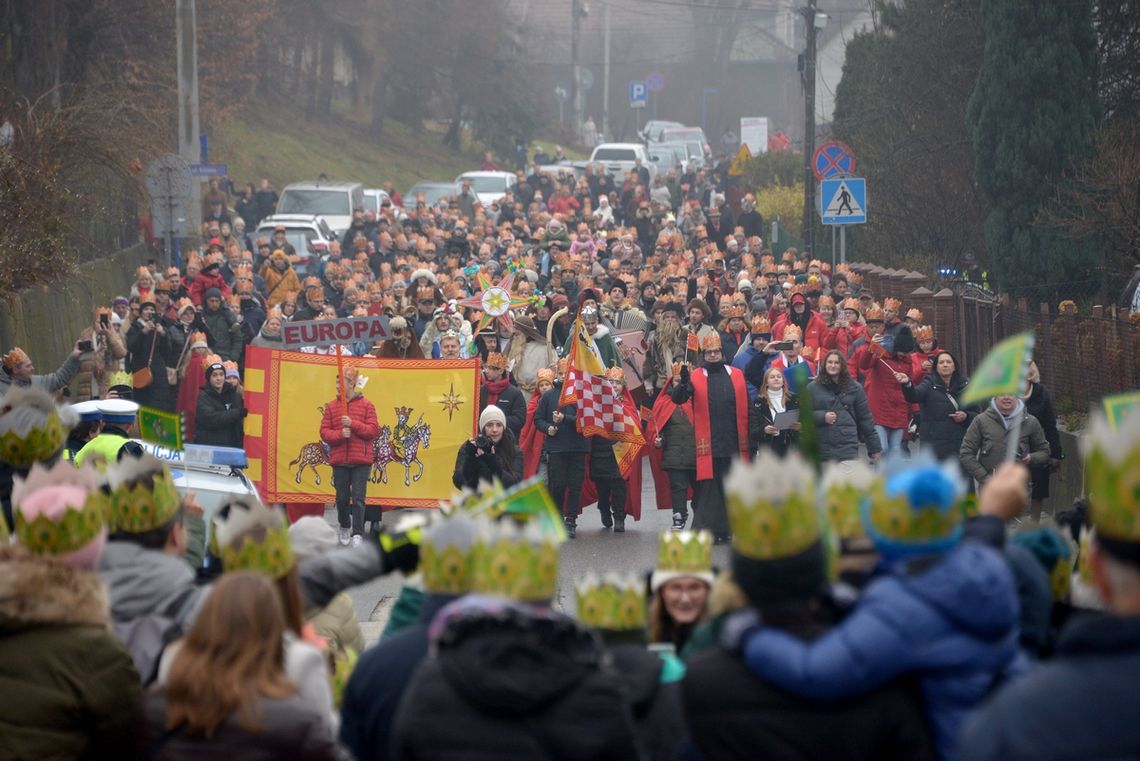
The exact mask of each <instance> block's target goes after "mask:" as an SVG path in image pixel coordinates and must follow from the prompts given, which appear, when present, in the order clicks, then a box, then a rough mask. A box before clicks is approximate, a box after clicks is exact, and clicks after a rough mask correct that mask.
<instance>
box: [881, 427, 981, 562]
mask: <svg viewBox="0 0 1140 761" xmlns="http://www.w3.org/2000/svg"><path fill="white" fill-rule="evenodd" d="M923 481H926V482H927V483H928V484H929V483H933V482H935V481H937V482H939V484H937V488H927V487H926V485H925V484H923V483H922V482H923ZM965 496H966V484H965V481H964V479H963V478H962V476H961V471H960V469H959V466H958V463H957V462H956V461H951V460H947V461H946V462H943V463H939V462H938V461H937V460H936V459H935V458H934V456H933V455H932V454H931V453H930V452H929V451H928V450H923V451H922V452H920V453H919V454H918V456H916V457H912V458H909V459H907V458H904V457H901V456H896V455H894V454H892V455H891V456H888V457H887V458H886V459H885V460H883V462H882V465H881V468H880V471H879V477H878V478H876V479H875V481H874V482H873V483H872V485H871V489H870V491H869V493H868V495H867V496H866V497H865V498H864V500H863V504H862V505H861V512H862V515H863V525H864V527H865V528H866V529H867V534H868V535H869V536H870V537H871V539H872V540H873V541H874V542H875V544H876V546H878V547H879V549H880V551H883V550H884V549H898V550H903V551H906V550H917V549H923V548H928V549H929V548H934V549H937V548H938V547H940V546H942V545H947V544H949V543H952V542H953V541H954V540H955V539H956V537H957V534H958V533H959V531H960V529H961V523H962V520H963V518H964V515H965V513H964V507H963V500H964V498H965ZM940 499H949V501H950V503H951V504H950V506H949V507H947V506H946V505H944V504H940V503H939V501H938V500H940ZM915 500H920V501H918V502H916V501H915Z"/></svg>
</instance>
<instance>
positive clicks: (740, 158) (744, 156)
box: [728, 143, 752, 177]
mask: <svg viewBox="0 0 1140 761" xmlns="http://www.w3.org/2000/svg"><path fill="white" fill-rule="evenodd" d="M751 160H752V151H750V150H748V143H741V144H740V150H738V151H737V152H736V157H735V158H734V159H733V160H732V165H731V166H729V167H728V173H729V174H730V175H731V176H733V177H739V176H740V175H742V174H744V164H745V162H748V161H751Z"/></svg>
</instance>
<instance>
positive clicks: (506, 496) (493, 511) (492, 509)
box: [440, 477, 566, 542]
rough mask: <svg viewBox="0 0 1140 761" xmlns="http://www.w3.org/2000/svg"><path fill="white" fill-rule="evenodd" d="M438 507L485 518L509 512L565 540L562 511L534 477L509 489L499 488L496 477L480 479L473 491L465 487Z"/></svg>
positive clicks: (558, 539)
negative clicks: (481, 480)
mask: <svg viewBox="0 0 1140 761" xmlns="http://www.w3.org/2000/svg"><path fill="white" fill-rule="evenodd" d="M440 508H441V509H443V510H444V512H454V511H456V510H462V511H465V512H467V513H469V514H471V515H485V516H487V517H488V518H498V517H500V516H502V515H510V516H511V517H512V518H514V519H515V520H517V521H519V522H524V523H534V524H536V525H537V526H538V528H539V530H540V531H541V532H542V533H543V534H544V535H545V536H549V537H551V538H552V539H554V540H556V541H558V542H562V541H565V540H566V524H565V522H564V521H563V520H562V513H561V512H560V511H559V510H558V506H557V505H555V504H554V500H553V499H551V497H550V492H549V491H547V489H546V484H545V483H543V481H542V479H540V478H537V477H535V478H530V479H527V480H526V481H522V482H521V483H518V484H515V485H514V486H512V487H511V488H510V489H505V488H503V484H502V483H501V482H500V481H499V479H497V478H496V479H495V480H494V482H487V481H484V482H482V483H481V484H479V491H478V492H477V493H476V492H474V491H472V490H471V489H466V488H465V489H463V490H462V491H458V492H455V493H454V494H453V495H452V498H451V501H450V504H448V503H444V502H441V503H440Z"/></svg>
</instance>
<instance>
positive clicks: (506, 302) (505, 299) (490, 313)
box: [456, 270, 531, 335]
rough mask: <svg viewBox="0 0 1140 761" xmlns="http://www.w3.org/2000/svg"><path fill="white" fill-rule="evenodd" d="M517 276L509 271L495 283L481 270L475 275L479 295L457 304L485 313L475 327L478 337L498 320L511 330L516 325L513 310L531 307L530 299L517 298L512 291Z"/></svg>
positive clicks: (524, 297)
mask: <svg viewBox="0 0 1140 761" xmlns="http://www.w3.org/2000/svg"><path fill="white" fill-rule="evenodd" d="M517 274H518V273H517V272H511V271H510V270H508V271H507V273H506V274H505V275H504V276H503V279H502V280H500V281H499V282H498V283H493V282H491V278H489V277H487V273H485V272H483V271H482V270H479V272H478V273H477V274H476V275H475V280H476V282H477V283H478V284H479V293H476V294H475V295H473V296H471V297H469V298H466V299H463V300H461V301H457V302H456V304H457V305H458V306H461V307H470V308H472V309H478V310H479V311H480V312H482V313H483V316H482V317H480V318H479V324H478V325H476V326H475V331H474V332H475V334H476V335H478V334H479V332H480V331H481V330H483V328H485V327H487V326H488V325H490V324H491V323H492V322H494V321H496V320H498V321H499V323H500V324H501V325H502V326H503V327H504V328H505V329H507V330H510V327H511V325H512V324H514V318H512V317H511V310H512V309H520V308H524V307H526V306H528V305H530V303H531V301H530V299H529V298H528V297H526V296H516V295H515V294H514V293H513V292H512V290H511V288H512V287H513V286H514V282H515V277H516V276H517Z"/></svg>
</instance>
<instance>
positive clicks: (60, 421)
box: [0, 387, 79, 468]
mask: <svg viewBox="0 0 1140 761" xmlns="http://www.w3.org/2000/svg"><path fill="white" fill-rule="evenodd" d="M78 420H79V418H78V415H76V414H75V413H74V412H72V411H71V410H66V411H62V412H61V411H60V409H59V407H58V406H56V403H55V400H54V399H52V397H51V394H49V393H48V392H46V391H44V390H43V389H39V388H34V387H29V388H13V389H12V390H11V391H9V392H8V393H7V395H6V396H4V398H3V399H0V462H5V463H7V464H9V465H12V466H14V467H17V468H27V467H30V466H31V465H32V463H34V462H38V461H41V460H47V459H49V458H51V457H52V456H53V455H55V454H56V453H58V452H59V451H60V450H61V449H63V445H64V442H66V441H67V434H68V432H69V431H70V430H71V429H72V428H74V427H75V424H76V423H77V422H78Z"/></svg>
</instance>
